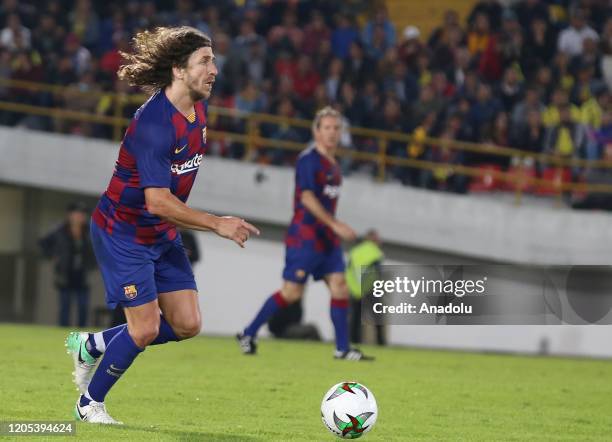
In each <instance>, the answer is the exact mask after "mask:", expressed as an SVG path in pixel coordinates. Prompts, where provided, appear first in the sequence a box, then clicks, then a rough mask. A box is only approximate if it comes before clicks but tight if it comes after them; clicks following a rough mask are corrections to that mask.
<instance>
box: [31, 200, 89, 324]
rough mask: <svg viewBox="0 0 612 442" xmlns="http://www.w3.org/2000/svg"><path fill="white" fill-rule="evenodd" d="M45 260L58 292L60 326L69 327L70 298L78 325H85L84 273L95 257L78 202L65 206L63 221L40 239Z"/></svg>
mask: <svg viewBox="0 0 612 442" xmlns="http://www.w3.org/2000/svg"><path fill="white" fill-rule="evenodd" d="M40 246H41V248H42V251H43V254H44V255H45V257H47V258H50V259H52V260H53V263H54V273H55V286H56V287H57V289H58V291H59V302H60V310H59V324H60V325H61V326H63V327H67V326H68V325H69V318H70V310H71V305H72V301H73V299H76V301H77V306H78V325H79V327H84V326H85V325H86V324H87V315H88V312H89V285H88V283H87V272H88V271H89V270H91V269H92V268H93V267H94V264H95V258H94V254H93V249H92V247H91V242H90V239H89V226H88V214H87V208H86V207H85V205H84V204H82V203H80V202H75V203H71V204H69V205H68V207H67V212H66V219H65V221H64V222H62V223H61V224H60V225H59V226H58V227H57V228H55V229H53V230H51V232H49V233H48V234H47V235H46V236H45V237H44V238H42V239H41V240H40Z"/></svg>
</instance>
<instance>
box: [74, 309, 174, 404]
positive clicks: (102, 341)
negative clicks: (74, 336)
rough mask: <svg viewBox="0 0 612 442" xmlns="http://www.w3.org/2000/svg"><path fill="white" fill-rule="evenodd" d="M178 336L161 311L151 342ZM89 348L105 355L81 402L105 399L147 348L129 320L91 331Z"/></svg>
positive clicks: (96, 356) (95, 352)
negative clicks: (132, 331)
mask: <svg viewBox="0 0 612 442" xmlns="http://www.w3.org/2000/svg"><path fill="white" fill-rule="evenodd" d="M178 340H179V338H178V336H176V334H175V333H174V330H172V327H171V326H170V324H169V323H168V321H166V319H165V318H164V317H163V316H162V315H160V323H159V333H158V335H157V337H156V338H155V340H154V341H153V342H151V343H150V344H149V345H159V344H165V343H166V342H170V341H178ZM86 346H87V351H88V352H89V354H90V355H92V356H93V357H95V358H99V357H100V356H101V355H102V353H104V357H103V358H102V360H101V361H100V365H99V366H98V368H97V369H96V372H95V373H94V375H93V378H92V379H91V383H90V384H89V388H88V390H87V394H86V395H81V398H80V401H79V402H80V404H81V406H83V405H87V404H88V403H89V401H90V400H94V401H96V402H103V401H104V398H105V397H106V394H107V393H108V391H109V390H110V389H111V387H112V386H113V385H115V382H117V381H118V380H119V378H120V377H121V375H123V373H124V372H125V371H126V370H127V369H128V368H129V366H130V365H132V362H133V361H134V359H136V356H138V355H139V354H140V353H141V352H142V351H144V349H141V348H140V347H138V346H137V345H136V344H135V343H134V340H133V339H132V337H131V336H130V334H129V332H128V328H127V325H126V324H122V325H119V326H117V327H113V328H109V329H108V330H104V331H103V332H99V333H90V334H89V338H88V339H87V344H86Z"/></svg>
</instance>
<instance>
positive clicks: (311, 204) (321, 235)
mask: <svg viewBox="0 0 612 442" xmlns="http://www.w3.org/2000/svg"><path fill="white" fill-rule="evenodd" d="M341 118H342V116H341V115H340V113H338V112H337V111H336V110H334V109H332V108H331V107H326V108H324V109H321V110H320V111H319V112H317V114H316V116H315V119H314V121H313V125H312V131H313V135H314V140H315V144H314V146H312V147H310V148H308V149H306V150H304V151H303V152H302V153H301V154H300V156H299V158H298V161H297V164H296V171H295V196H294V201H293V210H294V214H293V219H292V220H291V224H290V225H289V229H288V231H287V235H286V238H285V246H286V252H285V269H284V270H283V280H284V281H283V284H282V288H281V289H280V290H279V291H277V292H275V293H273V294H272V295H271V296H270V297H269V298H268V299H267V300H266V301H265V302H264V304H263V306H262V307H261V310H259V313H257V315H256V316H255V319H253V321H252V322H251V323H250V324H249V325H248V326H247V327H246V328H245V329H244V330H243V331H242V332H241V333H239V334H238V335H236V338H237V339H238V343H239V344H240V347H241V349H242V352H243V353H245V354H255V353H256V351H257V345H256V342H255V338H256V336H257V331H258V330H259V328H260V327H261V326H262V325H263V324H265V323H266V322H268V319H270V317H272V316H273V315H274V313H276V312H277V311H278V310H279V309H281V308H283V307H286V306H287V305H289V304H291V303H293V302H295V301H297V300H299V299H300V298H301V297H302V295H303V294H304V284H305V283H306V280H307V279H308V277H309V276H310V275H312V276H313V277H314V279H315V280H320V279H324V280H325V283H326V284H327V287H328V288H329V292H330V294H331V320H332V323H333V325H334V330H335V333H336V351H335V353H334V357H335V358H336V359H349V360H366V359H372V358H371V357H367V356H365V355H364V354H363V353H362V352H361V351H359V350H357V349H352V348H350V347H349V336H348V305H349V292H348V287H347V285H346V281H345V279H344V257H343V255H342V248H341V247H340V239H344V240H347V241H351V240H353V239H355V236H356V235H355V232H354V231H353V229H352V228H351V227H350V226H349V225H347V224H345V223H343V222H342V221H339V220H338V219H336V218H335V214H336V205H337V203H338V196H339V193H340V184H341V182H342V175H341V172H340V166H339V165H338V163H337V162H336V159H335V153H336V149H337V147H338V143H339V141H340V129H341V123H342V120H341Z"/></svg>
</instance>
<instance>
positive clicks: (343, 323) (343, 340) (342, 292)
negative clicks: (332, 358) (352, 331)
mask: <svg viewBox="0 0 612 442" xmlns="http://www.w3.org/2000/svg"><path fill="white" fill-rule="evenodd" d="M324 279H325V283H326V284H327V287H328V288H329V292H330V294H331V302H330V316H331V320H332V324H333V325H334V332H335V334H336V351H337V352H339V353H345V352H347V351H349V349H350V345H349V334H348V333H349V327H348V319H349V292H348V286H347V284H346V280H345V279H344V273H340V272H335V273H328V274H327V275H325V277H324Z"/></svg>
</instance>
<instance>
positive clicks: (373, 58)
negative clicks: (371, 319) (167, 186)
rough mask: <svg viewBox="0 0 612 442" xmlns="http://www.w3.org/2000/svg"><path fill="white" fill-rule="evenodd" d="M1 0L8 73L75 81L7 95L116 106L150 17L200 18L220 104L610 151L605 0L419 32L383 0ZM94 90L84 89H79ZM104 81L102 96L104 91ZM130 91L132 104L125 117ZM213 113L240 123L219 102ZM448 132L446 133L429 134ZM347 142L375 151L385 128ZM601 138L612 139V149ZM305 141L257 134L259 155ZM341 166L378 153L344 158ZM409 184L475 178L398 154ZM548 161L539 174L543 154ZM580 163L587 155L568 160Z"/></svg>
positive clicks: (300, 133) (573, 151)
mask: <svg viewBox="0 0 612 442" xmlns="http://www.w3.org/2000/svg"><path fill="white" fill-rule="evenodd" d="M35 3H38V2H34V1H27V0H19V1H17V0H3V1H2V6H1V8H0V24H3V26H4V28H3V29H2V30H1V31H0V58H1V59H2V63H0V78H14V79H22V80H32V81H41V82H46V83H53V84H59V85H64V86H68V88H67V89H66V90H65V91H64V92H63V93H61V94H57V93H40V92H32V91H30V90H26V89H18V88H15V87H4V86H1V85H0V99H1V100H5V101H16V102H20V103H26V104H36V105H43V106H58V107H63V108H66V109H73V110H80V111H87V112H92V113H97V114H102V115H112V114H113V109H114V106H113V99H112V96H111V95H108V96H105V95H104V94H103V93H104V92H113V91H115V92H126V93H127V92H131V90H130V88H129V86H128V85H126V84H124V83H123V82H121V81H119V80H118V79H117V78H116V75H115V72H116V70H117V68H118V66H119V65H120V64H121V63H122V57H121V55H120V53H119V52H120V51H128V50H129V43H130V39H131V37H132V36H133V35H134V34H135V33H136V32H137V31H139V30H142V29H147V28H151V27H154V26H159V25H190V26H194V27H196V28H198V29H200V30H202V31H204V32H206V33H208V34H209V35H211V36H212V38H213V40H214V52H215V55H216V58H217V65H218V69H219V75H218V77H217V82H216V84H215V91H214V94H213V96H212V98H211V100H210V103H209V104H210V105H217V106H223V107H229V108H234V109H237V110H240V111H244V112H262V113H271V114H276V115H281V116H286V117H296V118H311V117H312V115H313V114H314V112H315V110H316V109H318V108H320V107H321V106H323V105H326V104H332V105H333V106H335V107H336V108H338V109H339V110H340V111H341V112H342V113H343V114H344V115H345V117H346V118H345V126H346V127H348V126H359V127H366V128H375V129H382V130H388V131H399V132H402V133H411V134H413V135H414V138H413V141H412V142H411V143H408V144H406V143H400V142H393V141H392V142H390V143H389V145H388V150H387V151H388V152H389V153H390V154H391V155H396V156H400V157H406V158H413V159H422V160H429V161H435V162H444V163H455V164H467V165H475V166H478V165H482V164H487V165H493V166H495V167H498V168H500V169H506V168H508V167H512V166H513V164H512V163H513V161H512V159H511V158H510V157H505V156H496V155H482V154H473V153H466V152H462V151H460V150H453V149H448V148H447V147H445V143H446V142H447V140H460V141H469V142H484V143H488V144H490V145H492V146H507V147H514V148H517V149H521V150H524V151H528V152H533V153H541V152H543V153H550V154H553V155H558V156H562V157H579V158H585V159H600V158H606V159H607V158H612V149H611V148H609V147H610V146H611V145H612V100H611V99H610V90H612V15H611V8H610V7H609V4H608V0H580V1H569V0H548V1H545V0H522V1H517V2H504V4H506V3H509V4H510V6H503V5H502V3H501V2H498V1H496V0H484V1H480V2H478V3H477V4H476V5H475V6H474V8H473V9H472V11H471V13H470V14H469V16H468V17H467V19H466V20H465V22H463V21H462V20H460V18H459V16H458V14H457V13H456V12H455V11H453V10H448V11H446V12H445V13H444V17H443V19H442V22H441V23H440V25H439V27H437V28H436V29H434V30H433V32H432V33H431V34H430V35H423V33H422V32H421V31H420V29H419V27H418V23H415V24H414V25H410V26H407V27H405V28H404V29H398V28H397V27H396V25H395V24H394V23H393V21H392V20H391V19H390V18H389V16H388V12H387V10H386V8H385V6H384V2H383V1H364V0H351V1H343V2H330V1H324V0H310V1H309V0H299V1H298V0H286V1H279V0H260V1H256V0H214V1H213V0H176V1H173V0H156V1H153V0H126V1H113V0H109V1H106V2H96V1H92V0H73V1H70V0H49V1H47V2H45V3H44V6H43V7H42V9H41V8H37V7H35ZM84 91H85V92H88V94H86V95H83V94H81V93H80V92H84ZM91 92H99V93H102V94H101V95H98V94H96V93H91ZM133 111H134V106H125V107H124V113H125V116H130V115H131V113H132V112H133ZM0 123H2V124H8V125H17V124H20V125H24V126H28V127H32V128H38V129H43V130H54V131H62V132H67V133H81V134H84V135H91V136H102V137H109V136H110V134H111V130H110V128H109V127H107V126H102V125H92V124H89V123H82V122H81V123H79V122H56V121H52V120H50V119H46V118H42V117H34V116H25V115H21V114H18V113H14V112H10V113H9V112H0ZM210 125H211V126H212V128H213V129H214V128H217V129H230V130H245V125H244V122H243V120H240V119H235V118H229V117H218V118H216V119H215V118H213V119H211V121H210ZM260 130H261V132H262V135H263V136H266V137H269V138H274V139H280V140H289V141H297V142H307V141H308V140H309V136H310V135H309V133H308V130H302V129H299V128H295V127H292V126H291V125H286V124H262V126H261V127H260ZM426 137H436V138H437V139H439V143H438V145H433V146H432V145H430V144H427V143H425V142H424V141H423V140H425V138H426ZM342 142H343V144H344V145H345V146H346V147H350V148H352V149H355V150H357V151H365V152H375V151H377V149H378V146H377V144H376V143H377V141H376V140H375V139H370V138H366V137H361V138H352V137H351V136H350V134H348V132H345V134H344V136H343V141H342ZM606 146H607V147H608V149H606ZM211 150H212V152H213V153H215V154H218V155H223V156H229V157H236V158H238V157H241V156H243V155H244V146H243V145H241V144H237V143H229V142H227V143H225V142H221V141H215V142H211ZM293 157H294V155H292V154H289V153H287V152H285V151H282V150H276V149H269V148H266V146H262V149H261V150H260V151H259V157H258V160H260V161H265V162H271V163H274V164H284V163H289V162H291V161H292V159H293ZM343 165H344V167H345V169H346V172H347V173H350V172H352V171H354V170H356V169H359V168H363V169H366V170H367V169H368V167H372V165H369V164H367V163H362V162H357V161H346V162H344V163H343ZM391 172H392V173H391V174H389V175H390V177H391V178H394V179H399V180H401V181H402V182H403V183H404V184H410V185H414V186H422V187H429V188H440V189H449V190H453V191H456V192H464V191H467V189H468V180H467V178H465V177H462V176H459V175H454V174H453V169H452V168H449V167H440V168H438V169H434V170H431V171H422V170H420V169H411V168H400V167H396V168H392V169H391ZM537 173H542V170H540V169H538V170H537ZM571 173H572V176H573V177H574V178H577V177H578V175H580V174H584V173H585V171H584V170H572V171H571Z"/></svg>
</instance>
